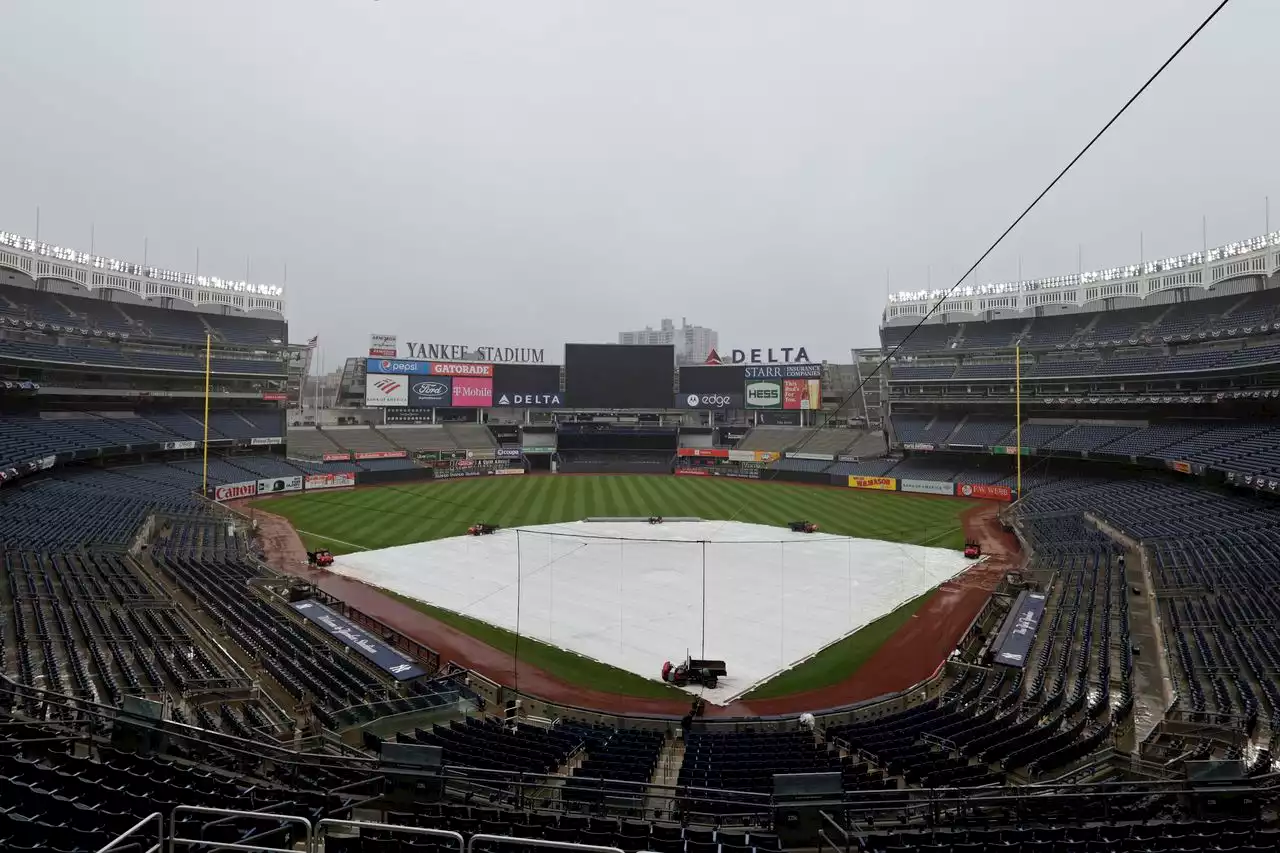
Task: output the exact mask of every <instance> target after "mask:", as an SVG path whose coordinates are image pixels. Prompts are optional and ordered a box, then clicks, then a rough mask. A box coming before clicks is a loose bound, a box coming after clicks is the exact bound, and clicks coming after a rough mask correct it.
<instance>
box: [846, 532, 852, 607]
mask: <svg viewBox="0 0 1280 853" xmlns="http://www.w3.org/2000/svg"><path fill="white" fill-rule="evenodd" d="M844 552H845V555H846V557H847V565H848V568H847V569H846V575H847V577H848V585H849V624H850V625H852V624H853V540H852V539H850V540H847V541H846V542H845V543H844Z"/></svg>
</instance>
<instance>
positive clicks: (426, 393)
mask: <svg viewBox="0 0 1280 853" xmlns="http://www.w3.org/2000/svg"><path fill="white" fill-rule="evenodd" d="M413 393H415V394H417V395H418V396H419V397H441V396H443V395H445V394H447V393H449V389H448V388H446V387H444V386H443V385H441V384H440V383H439V382H419V383H418V384H417V385H414V386H413Z"/></svg>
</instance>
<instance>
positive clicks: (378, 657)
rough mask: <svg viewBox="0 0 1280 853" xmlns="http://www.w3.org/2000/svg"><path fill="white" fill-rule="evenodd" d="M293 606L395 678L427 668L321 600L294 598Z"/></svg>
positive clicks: (423, 673)
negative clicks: (340, 614) (299, 599)
mask: <svg viewBox="0 0 1280 853" xmlns="http://www.w3.org/2000/svg"><path fill="white" fill-rule="evenodd" d="M292 606H293V609H294V610H296V611H298V615H300V616H303V617H305V618H306V619H307V620H308V621H310V622H313V623H315V624H316V625H317V626H318V627H320V628H321V629H322V630H323V631H325V632H326V633H328V634H329V635H331V636H332V637H333V638H334V639H336V640H338V642H340V643H342V644H343V645H345V646H346V647H347V648H349V649H351V650H352V651H353V652H359V653H360V654H362V655H364V656H365V657H366V658H368V659H369V660H371V661H373V663H374V665H376V666H378V667H380V668H381V669H384V670H386V671H387V672H389V673H390V674H391V675H394V676H395V677H396V680H397V681H408V680H409V679H410V678H417V677H418V676H420V675H426V674H427V671H426V670H425V669H423V668H422V667H420V666H418V664H417V663H416V662H415V661H414V659H413V658H411V657H409V656H408V655H406V654H405V653H404V652H402V651H400V650H399V649H396V648H392V647H391V646H388V645H387V644H386V643H384V642H382V640H380V639H378V638H377V637H376V636H374V635H373V634H370V633H369V632H368V631H366V630H365V629H364V628H361V627H360V626H359V625H357V624H356V623H354V622H352V621H351V620H350V619H347V618H346V617H344V616H339V615H338V614H337V613H335V612H333V611H332V610H330V609H329V608H328V607H325V606H324V605H323V604H321V603H320V602H318V601H313V600H312V599H309V598H308V599H307V600H306V601H295V602H294V603H293V605H292Z"/></svg>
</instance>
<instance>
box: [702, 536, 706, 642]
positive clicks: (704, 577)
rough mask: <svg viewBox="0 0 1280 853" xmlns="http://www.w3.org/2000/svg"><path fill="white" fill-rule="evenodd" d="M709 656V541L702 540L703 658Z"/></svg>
mask: <svg viewBox="0 0 1280 853" xmlns="http://www.w3.org/2000/svg"><path fill="white" fill-rule="evenodd" d="M706 658H707V542H706V540H705V539H704V540H703V541H702V659H703V660H706Z"/></svg>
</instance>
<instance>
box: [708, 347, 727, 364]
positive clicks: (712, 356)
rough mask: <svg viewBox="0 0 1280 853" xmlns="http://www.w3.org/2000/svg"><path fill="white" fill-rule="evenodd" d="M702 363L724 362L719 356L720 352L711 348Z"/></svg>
mask: <svg viewBox="0 0 1280 853" xmlns="http://www.w3.org/2000/svg"><path fill="white" fill-rule="evenodd" d="M703 363H704V364H714V365H721V364H724V360H723V359H721V358H720V353H718V352H716V351H715V350H712V351H711V352H709V353H707V360H706V361H705V362H703Z"/></svg>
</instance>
